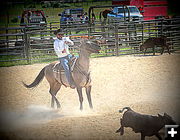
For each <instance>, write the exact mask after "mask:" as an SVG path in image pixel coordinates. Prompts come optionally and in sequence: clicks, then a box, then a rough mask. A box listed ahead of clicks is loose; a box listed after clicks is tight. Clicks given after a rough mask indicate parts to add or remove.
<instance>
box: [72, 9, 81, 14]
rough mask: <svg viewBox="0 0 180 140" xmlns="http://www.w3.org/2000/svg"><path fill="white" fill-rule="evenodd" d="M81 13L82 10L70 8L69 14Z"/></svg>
mask: <svg viewBox="0 0 180 140" xmlns="http://www.w3.org/2000/svg"><path fill="white" fill-rule="evenodd" d="M82 13H83V11H82V10H76V9H74V10H73V9H72V10H71V14H82Z"/></svg>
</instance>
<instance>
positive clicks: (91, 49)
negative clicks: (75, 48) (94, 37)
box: [80, 40, 101, 54]
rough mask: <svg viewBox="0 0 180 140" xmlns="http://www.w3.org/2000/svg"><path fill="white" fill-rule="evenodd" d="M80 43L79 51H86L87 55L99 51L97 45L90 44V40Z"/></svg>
mask: <svg viewBox="0 0 180 140" xmlns="http://www.w3.org/2000/svg"><path fill="white" fill-rule="evenodd" d="M80 43H81V45H80V49H82V50H85V51H87V52H88V53H89V54H91V53H99V51H100V49H101V48H100V46H99V45H98V44H97V43H95V42H92V41H90V40H82V41H81V42H80Z"/></svg>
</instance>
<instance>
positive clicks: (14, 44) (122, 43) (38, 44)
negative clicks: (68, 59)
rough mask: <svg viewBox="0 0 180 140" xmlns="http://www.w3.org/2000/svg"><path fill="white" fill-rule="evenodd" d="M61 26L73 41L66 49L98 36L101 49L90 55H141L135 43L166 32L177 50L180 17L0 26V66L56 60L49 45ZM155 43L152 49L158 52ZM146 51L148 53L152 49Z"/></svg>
mask: <svg viewBox="0 0 180 140" xmlns="http://www.w3.org/2000/svg"><path fill="white" fill-rule="evenodd" d="M60 27H61V28H64V31H65V32H66V34H65V35H66V36H70V38H71V39H72V40H73V41H74V42H75V45H74V46H71V47H70V51H71V52H72V53H74V54H75V55H77V54H78V52H79V49H78V45H79V44H80V40H81V39H83V38H85V39H89V40H91V41H97V40H99V41H100V42H101V43H99V44H100V46H101V51H100V53H99V54H93V55H92V57H100V56H120V55H129V54H137V55H142V54H143V52H141V51H139V46H140V44H142V43H143V42H144V41H145V40H146V39H148V38H150V37H159V36H166V37H167V38H168V44H169V45H170V49H171V51H172V52H178V51H179V50H180V18H173V19H158V20H149V21H128V22H126V21H124V22H122V21H118V20H116V21H108V20H104V21H95V23H94V24H89V23H85V24H81V23H76V24H74V23H71V24H65V25H63V24H61V25H60V23H59V22H52V23H50V24H48V25H47V26H46V27H35V28H26V27H8V28H0V33H1V34H0V58H1V59H0V66H3V64H4V63H10V62H17V63H19V62H22V63H23V64H30V63H34V62H42V61H49V60H56V59H57V57H56V55H55V53H54V49H53V41H54V37H55V36H54V34H53V32H54V31H55V30H57V29H58V28H60ZM159 51H160V50H159V48H158V47H157V49H156V52H159ZM147 52H149V53H151V52H152V50H150V49H149V50H148V51H147Z"/></svg>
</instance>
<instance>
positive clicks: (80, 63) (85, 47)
mask: <svg viewBox="0 0 180 140" xmlns="http://www.w3.org/2000/svg"><path fill="white" fill-rule="evenodd" d="M79 48H80V52H79V57H78V59H77V61H76V64H75V66H74V69H73V71H72V77H73V79H74V82H75V84H76V89H77V92H78V95H79V101H80V110H82V109H83V105H82V103H83V96H82V88H83V87H85V89H86V95H87V99H88V102H89V107H90V108H93V105H92V101H91V87H92V86H91V78H90V73H89V63H90V62H89V56H90V54H91V53H98V52H99V50H100V46H99V45H98V44H96V43H94V42H91V41H88V40H83V41H81V44H80V46H79ZM55 65H56V62H53V63H51V64H49V65H47V66H45V67H44V68H43V69H42V70H41V71H40V73H39V74H38V76H37V77H36V79H35V80H34V82H32V83H31V84H30V85H27V84H25V83H23V84H24V86H25V87H26V88H33V87H35V86H37V85H38V84H39V83H40V82H41V81H42V79H43V78H44V76H45V77H46V79H47V81H48V82H49V85H50V90H49V93H50V94H51V96H52V99H51V107H54V102H56V105H57V108H60V103H59V101H58V99H57V98H56V94H57V92H58V91H59V90H60V88H61V86H62V85H64V86H66V87H70V86H69V84H68V82H67V79H66V76H65V74H64V73H62V72H61V73H57V72H54V70H53V68H54V66H55Z"/></svg>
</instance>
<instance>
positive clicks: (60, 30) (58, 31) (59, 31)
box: [54, 29, 64, 35]
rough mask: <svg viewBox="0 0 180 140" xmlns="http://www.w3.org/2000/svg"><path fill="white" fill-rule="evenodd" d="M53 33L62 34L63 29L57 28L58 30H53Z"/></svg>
mask: <svg viewBox="0 0 180 140" xmlns="http://www.w3.org/2000/svg"><path fill="white" fill-rule="evenodd" d="M54 34H55V35H57V34H61V35H64V31H63V30H62V29H58V30H56V31H54Z"/></svg>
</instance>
